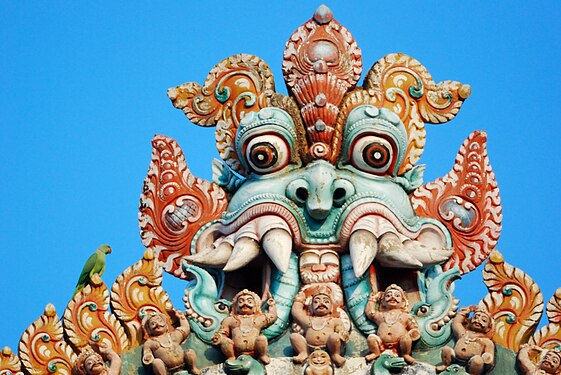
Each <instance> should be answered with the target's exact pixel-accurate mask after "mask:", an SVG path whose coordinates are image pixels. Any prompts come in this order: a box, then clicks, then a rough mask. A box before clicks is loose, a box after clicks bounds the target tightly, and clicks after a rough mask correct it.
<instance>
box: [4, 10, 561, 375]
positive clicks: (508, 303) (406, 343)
mask: <svg viewBox="0 0 561 375" xmlns="http://www.w3.org/2000/svg"><path fill="white" fill-rule="evenodd" d="M362 69H363V64H362V57H361V50H360V49H359V46H358V45H357V43H356V41H355V40H354V39H353V36H352V35H351V33H350V32H349V30H347V29H346V28H345V27H343V26H342V25H340V24H339V23H338V22H337V21H336V20H335V19H334V16H333V14H332V13H331V11H330V10H329V9H328V8H327V7H326V6H320V7H319V8H318V9H317V11H316V12H315V14H314V15H313V16H312V18H311V19H310V20H308V21H306V22H305V23H304V24H303V25H302V26H300V27H299V28H298V29H297V30H296V31H295V32H294V33H293V34H292V35H291V36H290V37H289V39H288V41H287V43H286V49H285V52H284V56H283V62H282V73H283V78H284V81H285V84H286V86H287V88H288V93H289V95H282V94H279V93H277V92H275V84H274V80H273V73H272V72H271V70H270V69H269V67H268V66H267V64H266V63H265V62H264V61H262V60H261V59H259V58H258V57H256V56H252V55H247V54H238V55H234V56H231V57H227V58H226V59H224V60H222V61H220V62H219V63H218V64H217V65H216V66H215V67H214V68H212V70H211V71H210V73H209V75H208V77H207V78H206V81H205V82H204V84H203V85H202V86H201V85H200V84H198V83H194V82H189V83H185V84H183V85H180V86H177V87H175V88H171V89H169V91H168V96H169V98H170V99H171V101H172V103H173V105H174V106H175V107H176V108H179V109H181V110H182V111H183V112H184V113H185V115H186V116H187V118H188V119H189V120H190V121H191V122H192V123H194V124H196V125H199V126H204V127H215V137H216V147H217V149H218V151H219V155H220V157H221V160H214V161H213V162H212V170H213V182H209V181H205V180H202V179H199V178H197V177H195V176H193V175H192V174H191V173H190V171H189V169H188V168H187V164H186V161H185V157H184V155H183V151H182V150H181V148H180V147H179V145H178V144H177V143H176V141H174V140H173V139H171V138H168V137H166V136H162V135H157V136H155V138H154V139H153V140H152V146H153V151H152V157H151V162H150V166H149V169H148V176H147V177H146V179H145V180H144V185H143V188H142V193H141V198H140V206H139V225H140V235H141V238H142V242H143V244H144V245H145V247H146V249H145V251H144V253H143V255H142V256H141V257H140V259H139V260H138V261H136V260H133V261H132V262H134V261H136V263H134V264H132V265H131V266H130V267H129V268H127V269H125V270H124V271H123V272H122V273H121V275H120V276H119V277H118V278H117V280H116V281H115V282H114V283H113V284H112V285H111V286H108V285H107V284H105V282H104V281H103V280H102V278H101V276H102V274H103V271H104V268H105V255H106V254H108V253H110V252H111V248H110V247H109V246H107V245H102V246H100V248H99V249H98V250H97V251H96V253H95V254H94V255H93V256H92V257H91V258H90V259H89V260H88V261H87V263H86V265H85V266H84V270H83V271H82V274H81V275H80V278H79V285H78V286H77V288H76V292H75V294H74V296H73V297H72V299H71V300H70V301H69V302H68V305H67V306H66V308H65V309H64V310H63V311H62V312H61V313H60V315H59V313H57V311H56V310H55V307H54V306H53V305H51V304H49V305H47V306H46V307H45V310H44V313H43V314H42V315H40V316H39V317H38V319H37V320H36V321H34V322H32V323H31V324H30V325H29V327H28V328H27V330H26V331H25V332H24V333H23V334H22V336H21V340H20V343H19V347H18V348H17V350H12V349H10V348H8V347H5V348H4V349H3V350H2V354H1V356H0V374H1V375H20V374H21V375H23V374H26V375H49V374H64V375H70V374H74V375H135V374H139V375H145V374H146V375H151V374H155V375H166V374H169V375H172V374H182V375H184V374H201V373H202V374H224V373H227V374H250V375H255V374H281V375H290V374H298V375H300V374H305V375H332V374H358V375H362V374H375V375H389V374H427V375H428V374H500V375H511V374H527V375H530V374H561V329H560V328H561V288H559V289H558V290H557V291H556V293H555V295H554V296H553V297H551V299H550V300H549V302H548V303H547V304H544V299H543V296H542V294H541V292H540V290H539V288H538V286H537V285H536V284H535V283H534V282H533V280H532V279H531V278H530V277H529V276H528V275H526V274H525V273H524V272H523V271H522V270H520V269H518V268H516V267H514V266H512V265H510V264H508V263H507V262H505V260H504V258H503V255H502V254H501V253H499V252H498V251H497V250H496V249H495V246H496V244H497V241H498V239H499V235H500V231H501V221H502V214H501V212H502V207H501V199H500V196H499V189H498V186H497V183H496V180H495V176H494V173H493V171H492V169H491V166H490V163H489V159H488V156H487V150H486V134H485V132H483V131H474V132H473V133H472V134H471V135H470V136H469V137H468V138H467V139H466V140H465V142H464V144H463V145H461V147H460V149H459V152H458V155H457V157H456V161H455V164H454V166H453V169H452V170H451V171H450V172H449V173H448V174H447V175H446V176H444V177H442V178H439V179H437V180H436V181H433V182H424V181H423V171H424V165H419V164H418V161H419V159H420V157H421V155H422V153H423V148H424V146H425V135H426V132H425V124H440V123H444V122H447V121H449V120H452V119H453V118H454V117H455V116H456V115H457V114H458V112H459V110H460V108H461V106H462V104H463V102H464V100H466V99H467V98H468V97H469V95H470V90H471V89H470V86H469V85H467V84H462V83H460V82H456V81H443V82H440V83H435V82H434V81H433V79H432V76H431V75H430V74H429V72H428V71H427V69H426V68H425V67H424V66H423V65H421V64H420V63H419V62H418V61H417V60H415V59H413V58H411V57H409V56H407V55H404V54H389V55H387V56H385V57H383V58H381V59H380V60H378V61H377V62H375V63H374V64H373V65H372V67H371V68H370V69H369V70H368V72H367V74H366V77H365V79H364V81H363V82H360V83H359V82H358V81H359V78H360V76H361V74H362ZM132 262H131V263H132ZM478 266H482V268H483V281H484V283H485V284H486V286H487V288H488V291H489V292H488V294H487V295H486V296H483V298H482V299H481V301H480V303H479V304H478V305H477V306H464V305H462V304H461V302H460V301H458V300H457V299H456V298H454V296H453V291H454V285H455V281H457V280H458V279H460V278H461V277H462V275H465V274H467V273H469V272H472V271H474V270H475V269H476V268H477V267H478ZM163 271H165V272H168V273H171V274H173V275H174V276H176V277H177V278H179V279H182V280H184V282H185V295H184V298H183V300H184V302H185V305H184V306H181V307H180V306H172V303H171V300H170V298H169V296H168V294H167V293H166V291H165V290H164V288H163V287H162V273H163ZM544 308H545V310H546V313H547V317H548V321H549V323H548V324H547V325H545V326H543V327H541V328H539V329H538V324H539V320H540V319H541V317H542V314H543V312H544ZM39 314H40V312H39V313H38V314H37V315H39ZM16 353H17V354H16Z"/></svg>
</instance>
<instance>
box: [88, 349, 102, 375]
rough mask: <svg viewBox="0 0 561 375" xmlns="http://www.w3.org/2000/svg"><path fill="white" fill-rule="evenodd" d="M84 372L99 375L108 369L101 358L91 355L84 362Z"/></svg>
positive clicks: (89, 374)
mask: <svg viewBox="0 0 561 375" xmlns="http://www.w3.org/2000/svg"><path fill="white" fill-rule="evenodd" d="M84 370H85V371H86V374H88V375H99V374H102V373H103V372H104V371H105V370H106V367H105V363H104V362H103V359H102V358H101V356H99V355H98V354H95V353H94V354H91V355H89V356H88V357H87V358H86V360H85V361H84Z"/></svg>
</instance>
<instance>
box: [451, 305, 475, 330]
mask: <svg viewBox="0 0 561 375" xmlns="http://www.w3.org/2000/svg"><path fill="white" fill-rule="evenodd" d="M472 307H473V306H470V307H462V308H461V309H460V311H459V312H458V314H456V316H455V317H454V320H453V321H452V332H454V335H456V337H460V336H462V335H463V334H464V333H465V332H466V327H465V323H466V320H467V319H468V316H469V314H470V313H471V312H472Z"/></svg>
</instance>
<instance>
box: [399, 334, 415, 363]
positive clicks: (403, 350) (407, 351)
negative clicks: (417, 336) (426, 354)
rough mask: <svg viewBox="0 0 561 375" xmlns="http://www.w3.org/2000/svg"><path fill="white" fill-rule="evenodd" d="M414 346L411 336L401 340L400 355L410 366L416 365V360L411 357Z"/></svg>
mask: <svg viewBox="0 0 561 375" xmlns="http://www.w3.org/2000/svg"><path fill="white" fill-rule="evenodd" d="M412 346H413V341H412V340H411V337H409V335H405V336H403V337H402V338H401V340H399V353H400V354H401V356H402V357H403V359H404V360H405V362H407V363H408V364H410V365H412V364H413V363H415V358H413V357H411V348H412Z"/></svg>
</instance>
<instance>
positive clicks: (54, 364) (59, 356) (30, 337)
mask: <svg viewBox="0 0 561 375" xmlns="http://www.w3.org/2000/svg"><path fill="white" fill-rule="evenodd" d="M3 355H4V353H3ZM19 356H20V358H21V362H22V365H23V367H24V368H25V370H26V372H27V373H28V374H31V375H50V374H61V375H70V374H71V372H72V364H73V362H74V361H75V360H76V353H74V351H73V350H72V348H71V347H70V345H68V344H67V343H66V342H65V341H63V328H62V322H61V321H60V319H59V318H58V316H57V314H56V310H55V307H54V306H53V305H52V304H50V303H49V304H48V305H47V306H46V307H45V312H44V313H43V315H41V316H40V317H39V319H37V320H36V321H34V322H33V323H32V324H31V325H30V326H29V327H28V328H27V329H26V330H25V332H24V333H23V335H22V337H21V340H20V343H19ZM0 373H1V372H0Z"/></svg>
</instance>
